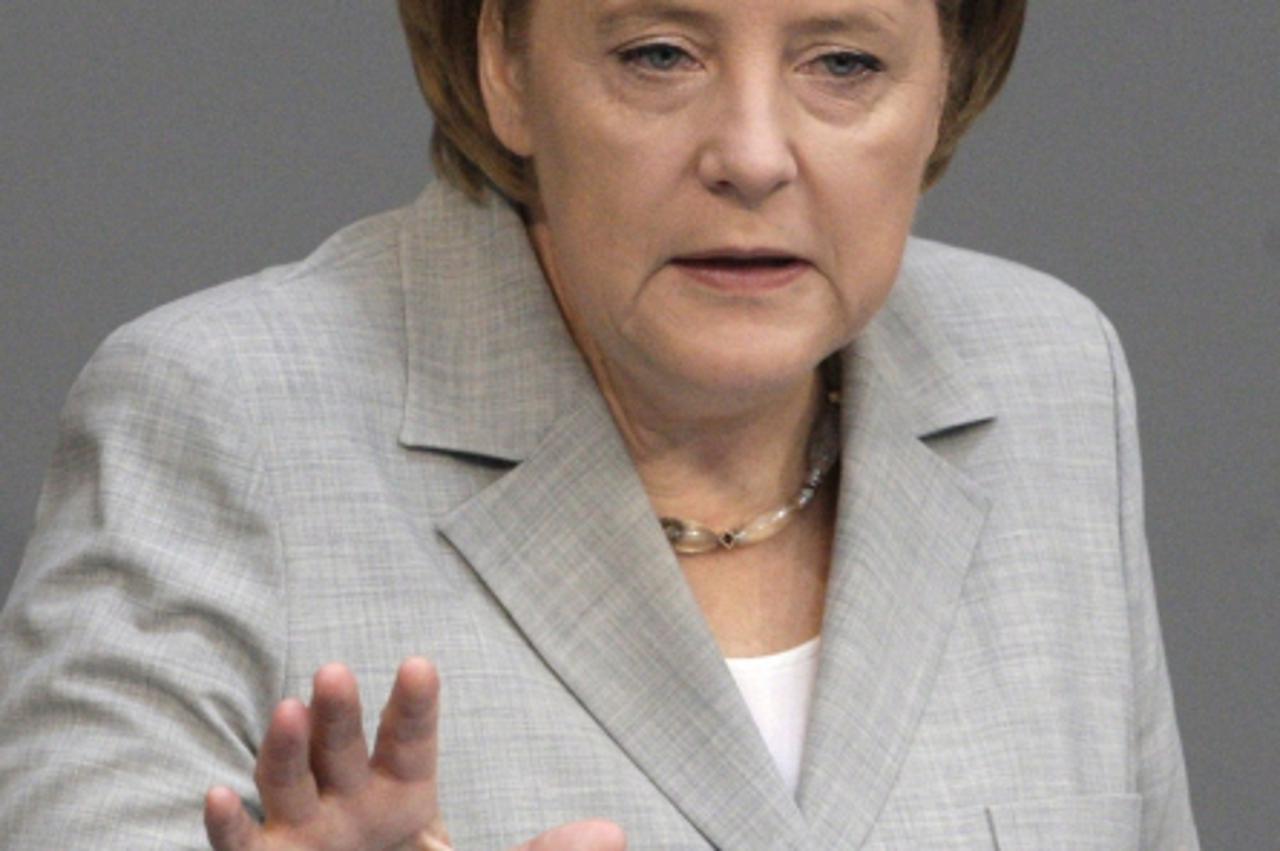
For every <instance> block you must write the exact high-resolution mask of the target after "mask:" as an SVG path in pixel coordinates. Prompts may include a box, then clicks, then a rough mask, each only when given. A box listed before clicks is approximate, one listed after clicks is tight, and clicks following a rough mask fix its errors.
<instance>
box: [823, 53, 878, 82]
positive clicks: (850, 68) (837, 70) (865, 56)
mask: <svg viewBox="0 0 1280 851" xmlns="http://www.w3.org/2000/svg"><path fill="white" fill-rule="evenodd" d="M814 62H818V63H821V65H822V71H823V72H824V73H826V74H829V75H830V76H831V77H833V78H835V79H837V80H855V79H857V78H859V77H861V76H863V75H865V74H870V73H875V72H877V71H883V70H884V63H883V62H881V61H880V60H879V59H876V58H875V57H874V56H872V55H871V54H869V53H858V52H857V51H853V50H841V51H837V52H835V53H826V54H823V55H822V56H819V57H818V58H817V59H815V60H814Z"/></svg>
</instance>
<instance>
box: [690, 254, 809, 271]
mask: <svg viewBox="0 0 1280 851" xmlns="http://www.w3.org/2000/svg"><path fill="white" fill-rule="evenodd" d="M675 262H676V263H678V264H680V265H684V266H710V267H713V268H720V269H762V268H763V269H782V268H785V267H787V266H790V265H792V264H794V263H799V262H800V261H799V260H798V259H797V258H795V257H781V256H779V257H703V258H696V259H692V258H688V259H678V260H676V261H675Z"/></svg>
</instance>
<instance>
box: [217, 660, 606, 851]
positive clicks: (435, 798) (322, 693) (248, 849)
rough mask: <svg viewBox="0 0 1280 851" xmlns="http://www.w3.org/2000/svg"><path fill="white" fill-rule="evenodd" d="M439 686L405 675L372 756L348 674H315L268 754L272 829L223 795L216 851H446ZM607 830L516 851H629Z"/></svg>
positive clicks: (427, 670) (283, 714) (268, 739)
mask: <svg viewBox="0 0 1280 851" xmlns="http://www.w3.org/2000/svg"><path fill="white" fill-rule="evenodd" d="M439 691H440V680H439V677H438V675H437V673H436V670H435V667H434V666H433V665H432V664H431V663H430V662H428V661H427V660H426V659H422V658H410V659H407V660H406V661H405V662H404V663H403V664H402V665H401V666H400V669H399V671H397V672H396V681H395V685H394V686H392V689H391V695H390V696H389V697H388V698H387V704H386V707H385V708H384V709H383V711H382V719H381V721H380V722H379V724H378V737H377V741H376V742H375V743H374V748H373V756H372V757H370V756H369V750H368V747H367V745H366V744H365V738H364V733H363V730H362V726H361V720H360V717H361V716H360V695H359V691H358V690H357V687H356V680H355V677H354V676H353V675H352V673H351V672H350V671H349V670H348V669H347V668H346V667H345V666H343V665H339V664H333V665H326V666H325V667H323V668H321V669H320V670H319V671H317V672H316V675H315V680H314V690H313V696H312V699H311V706H310V707H307V706H305V705H303V703H302V702H301V701H298V700H294V699H290V700H285V701H283V702H281V703H280V704H279V705H278V706H277V707H276V709H275V712H274V713H273V714H272V717H271V724H270V726H269V727H268V728H267V734H266V736H265V738H264V739H263V742H262V748H261V750H260V751H259V754H258V763H257V768H256V770H255V772H254V781H255V783H256V784H257V787H258V793H259V794H260V796H261V798H262V807H263V811H264V813H265V816H266V821H265V823H263V824H259V823H258V822H257V821H256V820H254V819H253V818H252V817H250V815H249V814H248V813H247V812H246V811H245V809H244V807H243V806H242V804H241V802H240V798H239V796H238V795H236V793H235V792H233V791H231V790H230V789H228V788H226V787H222V786H215V787H214V788H212V789H210V790H209V793H208V795H206V797H205V805H204V823H205V830H206V832H207V833H208V836H209V842H210V843H211V844H212V845H213V848H214V849H215V851H312V849H325V851H347V850H348V849H349V850H350V851H369V849H388V851H391V849H394V850H395V851H441V849H448V848H449V834H448V831H447V830H446V829H445V825H444V818H443V816H442V815H441V813H440V806H439V795H438V789H437V787H436V755H437V739H436V720H437V715H438V713H437V709H438V706H439V704H438V701H437V696H438V695H439ZM625 848H626V837H625V836H624V835H623V833H622V829H621V828H620V827H618V825H616V824H614V823H612V822H608V821H579V822H571V823H569V824H565V825H561V826H560V827H557V828H553V829H551V830H549V831H547V832H546V833H543V834H541V835H539V836H537V837H535V838H534V839H531V840H529V841H528V842H525V843H524V844H522V845H520V846H518V847H517V848H515V849H512V851H622V849H625Z"/></svg>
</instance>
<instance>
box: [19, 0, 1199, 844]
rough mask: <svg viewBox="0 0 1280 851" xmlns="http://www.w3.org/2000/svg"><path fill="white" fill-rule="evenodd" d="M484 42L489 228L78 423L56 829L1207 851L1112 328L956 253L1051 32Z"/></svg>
mask: <svg viewBox="0 0 1280 851" xmlns="http://www.w3.org/2000/svg"><path fill="white" fill-rule="evenodd" d="M479 5H480V4H479V3H444V2H422V0H403V2H402V3H401V10H402V13H403V17H404V20H405V23H406V28H407V31H408V33H409V37H410V43H411V46H412V48H413V50H414V56H415V60H416V62H417V66H418V71H419V79H420V81H421V82H422V84H423V88H424V91H425V93H426V95H427V98H428V100H429V102H430V103H431V106H432V108H433V110H434V111H435V114H436V117H437V122H438V128H439V131H438V135H437V139H436V148H435V152H436V161H437V166H438V169H439V171H440V172H441V175H442V177H443V179H442V180H441V181H439V182H437V183H435V184H433V185H431V186H430V187H428V189H427V190H426V191H425V192H424V193H423V195H422V196H421V198H420V199H419V200H418V202H417V203H416V204H415V205H413V206H412V207H411V208H408V209H406V210H401V211H396V212H393V213H389V214H385V215H383V216H380V217H375V218H373V219H371V220H368V221H366V222H362V223H360V224H358V225H355V226H353V227H352V228H349V229H347V230H346V231H344V232H342V233H341V234H339V235H337V236H336V237H334V238H333V239H332V240H330V241H329V242H328V243H326V244H325V246H323V247H321V248H320V249H319V250H318V251H317V252H316V253H315V254H314V255H313V256H312V257H311V258H309V259H308V260H306V261H304V262H302V263H300V264H296V265H293V266H289V267H284V268H277V269H271V270H266V271H265V272H263V273H261V274H260V275H258V276H255V277H253V278H251V279H247V280H244V281H240V282H235V283H232V284H229V285H225V286H223V287H219V288H215V289H214V290H210V291H207V292H205V293H202V294H199V295H196V296H194V297H192V298H189V299H186V300H183V301H182V302H179V303H177V304H175V305H171V306H169V307H166V308H163V309H161V310H159V311H157V312H155V313H153V314H151V315H149V316H148V317H145V318H143V319H142V320H139V321H138V322H136V323H133V324H131V325H130V326H127V327H126V328H125V329H122V330H121V331H120V332H118V333H117V334H116V335H114V336H113V337H112V339H111V340H109V341H108V342H107V343H106V344H105V345H104V346H103V348H102V349H101V350H100V351H99V353H98V354H97V355H96V356H95V358H94V360H93V361H92V362H91V364H90V365H89V367H88V368H87V369H86V371H85V373H84V375H83V376H82V377H81V379H80V381H79V382H78V383H77V386H76V388H75V389H74V390H73V391H72V394H71V398H70V400H69V403H68V408H67V413H66V419H65V424H64V435H63V439H62V442H61V445H60V449H59V452H58V456H57V458H56V460H55V462H54V465H53V469H52V471H51V473H50V479H49V484H48V486H47V490H46V493H45V497H44V500H43V502H42V508H41V513H40V520H39V529H38V531H37V534H36V536H35V538H34V539H33V542H32V544H31V546H30V549H29V551H28V555H27V558H26V561H25V564H24V567H23V570H22V575H21V577H20V578H19V580H18V584H17V586H16V587H15V590H14V592H13V595H12V598H11V602H10V605H9V607H8V609H7V610H6V612H5V616H4V620H3V624H2V627H0V628H2V629H3V633H2V634H0V640H2V641H3V642H4V645H5V647H6V660H7V661H6V662H5V668H4V670H5V676H6V680H7V681H8V684H7V685H6V688H5V692H4V696H3V698H0V712H2V713H3V717H4V719H5V724H4V729H5V732H4V733H0V776H3V777H4V778H5V779H3V780H0V784H2V785H0V800H2V801H3V806H4V809H3V811H2V814H0V823H2V824H3V827H4V828H5V831H6V835H7V836H9V837H13V838H14V841H15V842H16V843H17V847H28V846H30V847H75V846H76V845H79V844H84V843H89V842H91V843H92V844H93V845H94V846H95V847H103V846H107V847H128V848H139V847H172V846H174V845H189V844H192V843H198V841H199V839H200V835H199V832H198V830H199V829H198V825H197V824H196V823H195V821H196V819H195V816H194V813H195V811H196V810H197V809H198V805H197V802H196V798H197V797H198V795H199V790H200V789H203V788H206V787H207V786H208V785H209V784H211V783H230V787H222V786H217V787H215V788H213V789H212V790H211V791H210V792H209V793H208V795H207V798H206V801H205V822H206V827H207V831H208V838H209V840H210V841H211V842H212V844H213V845H214V846H215V847H216V848H218V849H250V848H252V849H268V848H270V849H275V848H311V847H325V848H386V847H418V848H436V847H440V846H441V845H442V844H446V843H448V842H450V841H451V840H452V841H454V842H456V843H457V845H458V846H459V847H484V848H492V847H508V846H510V845H511V844H512V843H518V842H522V841H526V840H528V843H529V844H527V845H526V847H534V848H617V847H620V846H621V845H622V843H624V842H629V843H630V844H631V845H632V846H633V847H637V848H650V847H670V848H705V847H708V846H714V847H724V848H769V849H775V848H876V849H879V848H926V847H927V848H934V847H955V848H990V847H996V846H997V845H998V847H1001V848H1018V847H1035V848H1044V847H1071V848H1083V847H1097V848H1161V849H1165V848H1182V847H1195V846H1196V838H1195V832H1194V826H1193V823H1192V818H1191V814H1190V811H1189V808H1188V803H1187V794H1186V785H1185V774H1184V769H1183V764H1182V756H1181V750H1180V745H1179V741H1178V735H1177V728H1176V724H1175V720H1174V714H1173V706H1172V701H1171V697H1170V692H1169V685H1168V678H1167V673H1166V671H1165V665H1164V660H1163V654H1162V649H1161V643H1160V637H1159V629H1158V625H1157V621H1156V613H1155V606H1154V599H1153V594H1152V588H1151V576H1150V569H1149V566H1148V563H1147V558H1146V548H1145V541H1144V537H1143V531H1142V516H1141V493H1140V487H1141V486H1140V476H1139V472H1138V468H1137V463H1138V462H1137V446H1136V442H1135V441H1136V438H1135V432H1134V414H1133V402H1132V395H1131V389H1130V386H1129V381H1128V376H1127V372H1126V370H1125V367H1124V362H1123V358H1122V355H1121V354H1120V350H1119V347H1118V344H1117V343H1116V340H1115V337H1114V333H1113V331H1112V330H1111V328H1110V326H1109V324H1107V323H1106V321H1105V320H1104V319H1103V318H1102V317H1101V316H1100V315H1099V314H1098V313H1097V311H1096V309H1095V308H1094V307H1093V306H1092V305H1091V304H1089V303H1088V302H1087V301H1086V300H1084V299H1082V298H1081V297H1080V296H1078V295H1077V294H1075V293H1074V292H1072V291H1070V290H1068V289H1067V288H1065V287H1063V286H1062V285H1060V284H1057V283H1056V282H1053V281H1051V280H1049V279H1047V278H1045V277H1044V276H1041V275H1038V274H1036V273H1034V272H1031V271H1029V270H1026V269H1024V268H1021V267H1018V266H1015V265H1013V264H1010V263H1007V262H1003V261H998V260H995V259H993V258H988V257H983V256H980V255H976V254H972V253H968V252H963V251H960V250H957V249H952V248H947V247H944V246H940V245H937V244H933V243H927V242H923V241H917V240H911V239H909V231H910V227H911V223H912V219H913V216H914V213H915V209H916V205H917V202H918V200H919V195H920V192H921V188H922V187H923V186H927V185H929V184H930V183H931V182H932V181H934V180H936V179H937V178H938V177H939V176H940V175H941V173H942V171H943V169H944V168H945V165H946V163H947V161H948V159H949V157H950V155H951V153H952V151H953V150H954V147H955V144H956V141H957V140H958V138H959V137H960V135H961V134H962V133H963V131H964V129H965V127H967V125H968V124H969V123H970V121H971V120H972V119H973V118H974V117H975V116H976V115H977V114H978V112H980V111H981V109H982V108H983V107H984V106H985V105H986V104H987V102H989V100H990V99H991V97H992V96H994V93H995V91H996V90H997V89H998V88H999V85H1000V83H1001V81H1002V79H1003V76H1004V73H1005V71H1006V69H1007V67H1008V63H1009V61H1010V59H1011V56H1012V53H1013V49H1014V44H1015V43H1016V39H1017V33H1018V30H1019V28H1020V23H1021V18H1022V4H1021V3H1019V2H997V1H996V0H991V2H983V0H963V1H962V2H961V1H960V0H956V2H951V0H940V2H937V3H931V2H924V0H842V2H832V0H793V2H788V3H775V2H769V0H678V1H677V2H674V3H671V2H657V0H619V2H613V1H612V0H610V2H595V0H537V2H527V3H522V2H516V0H508V1H507V2H499V0H493V1H492V2H489V3H487V4H485V5H484V8H483V10H481V9H479V8H478V7H479ZM473 44H475V45H476V47H477V49H476V50H472V48H471V45H473ZM418 654H425V655H427V656H429V657H430V660H431V661H429V662H428V661H426V660H425V659H423V658H419V657H418ZM407 656H408V657H412V658H410V659H409V660H408V661H406V662H404V663H403V664H402V665H400V667H399V669H398V673H397V674H396V675H395V677H394V684H393V683H392V673H393V671H395V670H396V665H397V662H398V661H399V660H401V659H404V658H405V657H407ZM334 659H340V660H343V662H344V663H345V664H344V665H337V664H326V663H328V662H330V661H331V660H334ZM726 659H727V660H728V663H726ZM317 669H319V670H318V673H315V675H314V679H313V678H312V672H313V671H317ZM309 681H310V685H311V688H312V691H313V695H312V699H311V702H310V704H309V705H304V704H303V703H301V702H300V701H298V700H295V699H284V700H282V698H285V696H286V695H290V694H299V693H304V692H305V691H306V689H307V687H308V683H309ZM357 681H358V682H359V688H360V689H361V690H362V691H363V692H364V693H365V694H366V695H368V694H378V695H380V694H386V693H388V692H390V698H389V699H388V703H387V706H386V708H385V710H384V711H383V714H382V717H381V722H380V724H379V722H378V719H377V718H376V717H375V716H374V715H373V714H372V713H367V712H365V711H364V710H362V709H361V707H360V704H359V698H358V695H357ZM441 683H443V685H441ZM437 717H438V718H439V719H440V726H439V731H438V735H437V729H436V719H437ZM375 726H376V727H377V728H378V732H377V738H376V743H375V745H374V752H373V756H372V757H371V758H370V757H368V755H367V750H366V748H365V739H364V735H363V731H364V730H368V731H370V732H372V731H373V730H374V728H375ZM19 767H22V770H21V771H19ZM19 784H21V785H19ZM255 785H256V790H255V789H254V786H255ZM242 798H243V799H244V800H245V801H247V802H249V804H250V806H252V807H253V808H254V809H256V810H259V811H260V813H259V814H260V815H262V816H263V823H262V824H258V823H257V821H256V820H255V819H253V818H251V817H250V816H249V815H248V814H247V813H246V812H245V811H244V810H243V809H242V808H241V805H240V799H242ZM562 822H565V823H567V824H565V825H563V826H562V827H560V828H555V829H553V830H551V831H549V832H547V833H541V832H542V831H544V830H545V829H546V828H548V827H549V826H551V825H555V824H559V823H562ZM535 835H536V836H537V837H538V838H536V839H534V840H529V837H531V836H535Z"/></svg>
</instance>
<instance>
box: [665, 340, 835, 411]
mask: <svg viewBox="0 0 1280 851" xmlns="http://www.w3.org/2000/svg"><path fill="white" fill-rule="evenodd" d="M834 348H835V346H834V345H831V346H824V345H819V344H817V343H816V342H814V341H812V340H808V341H805V342H804V343H800V342H799V341H796V340H773V339H769V337H768V335H755V336H753V337H750V338H748V339H743V340H738V341H728V340H724V339H723V338H722V337H719V336H714V335H708V336H707V337H704V338H702V339H700V340H698V341H696V343H695V344H694V345H689V344H688V341H685V342H684V344H683V345H678V346H672V347H670V348H667V349H665V350H664V351H663V352H662V353H661V355H660V356H659V357H660V360H661V362H660V364H659V368H660V369H661V371H662V372H665V373H667V374H668V375H671V376H672V379H673V383H676V384H681V385H685V386H686V387H688V388H689V389H690V390H692V391H694V392H700V393H705V394H707V395H708V396H709V397H724V396H733V397H735V398H739V399H744V400H745V399H747V398H751V397H754V396H760V395H762V394H763V395H773V394H775V393H785V392H788V391H789V390H792V389H794V388H796V387H797V386H799V385H801V384H803V383H804V382H806V381H807V380H808V379H809V377H810V376H811V375H812V373H813V370H814V369H815V368H817V366H818V364H819V363H821V362H822V360H823V359H824V358H825V357H826V356H827V354H829V353H830V352H831V351H832V350H834Z"/></svg>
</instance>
